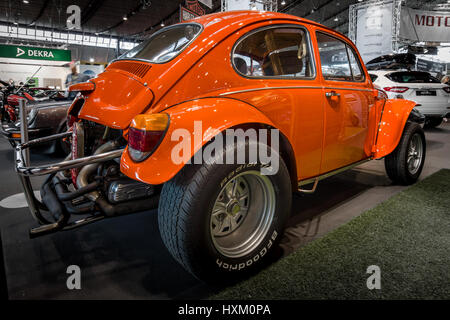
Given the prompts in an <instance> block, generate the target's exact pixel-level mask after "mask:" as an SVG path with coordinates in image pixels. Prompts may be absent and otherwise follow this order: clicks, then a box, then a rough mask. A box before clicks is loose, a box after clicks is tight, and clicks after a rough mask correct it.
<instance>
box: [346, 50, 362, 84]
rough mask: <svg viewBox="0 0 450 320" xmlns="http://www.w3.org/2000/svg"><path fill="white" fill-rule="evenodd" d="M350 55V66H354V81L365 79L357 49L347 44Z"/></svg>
mask: <svg viewBox="0 0 450 320" xmlns="http://www.w3.org/2000/svg"><path fill="white" fill-rule="evenodd" d="M347 51H348V57H349V58H350V67H351V68H352V74H353V81H364V72H363V71H362V68H361V65H360V64H359V62H358V61H359V59H358V56H357V55H356V53H355V51H353V49H352V48H350V47H349V46H348V45H347Z"/></svg>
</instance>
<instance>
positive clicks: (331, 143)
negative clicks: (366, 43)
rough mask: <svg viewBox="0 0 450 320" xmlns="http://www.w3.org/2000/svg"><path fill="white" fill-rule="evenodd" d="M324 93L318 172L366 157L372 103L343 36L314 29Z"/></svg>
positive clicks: (368, 148) (359, 69)
mask: <svg viewBox="0 0 450 320" xmlns="http://www.w3.org/2000/svg"><path fill="white" fill-rule="evenodd" d="M316 38H317V47H318V52H319V60H320V62H319V64H320V70H321V77H322V83H323V94H324V96H325V111H324V116H325V128H324V129H325V133H324V144H323V153H322V163H321V169H320V171H321V173H326V172H329V171H333V170H335V169H338V168H341V167H344V166H346V165H349V164H352V163H355V162H358V161H360V160H362V159H365V158H367V157H369V156H370V152H371V150H370V143H369V140H370V139H371V138H370V136H371V135H369V130H368V127H369V122H370V121H369V120H370V119H369V112H370V108H371V107H372V106H373V104H374V94H373V89H371V87H370V85H369V82H368V79H367V78H368V77H367V76H366V74H365V72H364V70H363V68H362V66H361V62H360V61H359V57H358V55H357V54H356V52H355V50H354V49H353V48H352V47H351V46H350V44H349V43H347V42H346V41H345V40H344V39H343V38H340V37H338V36H337V35H332V34H330V33H328V32H325V31H317V32H316Z"/></svg>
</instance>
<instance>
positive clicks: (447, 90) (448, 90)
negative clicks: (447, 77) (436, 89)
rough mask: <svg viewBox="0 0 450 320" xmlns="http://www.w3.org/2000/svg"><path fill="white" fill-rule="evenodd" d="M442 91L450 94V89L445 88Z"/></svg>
mask: <svg viewBox="0 0 450 320" xmlns="http://www.w3.org/2000/svg"><path fill="white" fill-rule="evenodd" d="M442 89H444V91H445V92H447V93H450V87H444V88H442Z"/></svg>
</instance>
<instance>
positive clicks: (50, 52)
mask: <svg viewBox="0 0 450 320" xmlns="http://www.w3.org/2000/svg"><path fill="white" fill-rule="evenodd" d="M0 57H4V58H17V59H35V60H53V61H70V60H72V55H71V52H70V50H61V49H49V48H38V47H25V46H10V45H4V44H1V45H0Z"/></svg>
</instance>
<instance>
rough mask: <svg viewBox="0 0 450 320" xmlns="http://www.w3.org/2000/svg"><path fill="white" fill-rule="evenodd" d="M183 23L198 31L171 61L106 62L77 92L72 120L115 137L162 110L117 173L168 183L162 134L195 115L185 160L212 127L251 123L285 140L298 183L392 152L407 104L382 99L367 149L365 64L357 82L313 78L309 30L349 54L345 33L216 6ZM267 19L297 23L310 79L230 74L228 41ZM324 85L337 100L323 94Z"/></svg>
mask: <svg viewBox="0 0 450 320" xmlns="http://www.w3.org/2000/svg"><path fill="white" fill-rule="evenodd" d="M193 22H195V23H198V24H201V25H202V26H203V30H202V32H201V33H200V35H199V36H198V37H197V38H196V39H195V40H194V41H193V42H192V43H190V44H189V46H188V47H187V48H186V49H185V50H184V51H182V52H181V53H180V54H179V55H178V56H177V57H176V58H174V59H172V60H170V61H168V62H166V63H162V64H156V63H154V64H151V63H149V62H145V61H140V60H139V61H137V60H120V61H115V62H112V63H111V64H110V65H109V66H108V68H107V69H106V70H105V72H103V73H102V74H100V75H99V77H97V78H96V79H93V80H91V81H92V82H93V83H95V90H94V91H93V92H91V93H84V96H83V97H84V98H85V103H84V105H83V107H82V108H81V111H80V113H79V118H82V119H86V120H91V121H95V122H98V123H101V124H104V125H106V126H110V127H112V128H118V129H124V131H125V133H126V130H127V128H128V126H129V125H130V123H131V121H132V120H133V118H134V117H135V116H136V115H138V114H141V113H158V112H164V113H167V114H168V115H169V116H170V125H169V129H168V131H167V133H166V135H165V137H164V139H163V141H162V143H161V144H160V145H159V147H158V148H157V149H156V151H155V152H154V154H152V155H151V156H150V157H149V158H148V159H146V160H144V161H142V162H139V163H135V162H133V161H132V160H131V159H130V157H129V156H128V152H127V151H125V152H124V153H123V156H122V159H121V170H122V172H123V173H125V174H126V175H127V176H129V177H131V178H133V179H137V180H140V181H144V182H147V183H150V184H160V183H164V182H166V181H168V180H169V179H171V178H172V177H173V176H174V175H175V174H176V173H177V172H178V171H179V170H180V169H181V168H182V167H183V165H184V162H182V163H178V164H175V163H174V162H173V161H172V159H171V153H172V151H173V149H174V148H176V146H177V144H178V143H179V141H177V140H172V137H173V136H172V135H173V133H174V132H175V130H176V129H184V130H187V132H190V133H192V132H193V130H194V126H195V124H194V123H195V121H199V120H201V121H202V127H203V131H205V130H206V129H207V128H210V130H209V131H207V132H206V133H205V135H204V136H203V137H201V138H200V139H193V140H192V145H191V150H190V154H189V155H187V158H190V157H191V156H193V155H194V153H195V152H196V151H197V150H199V149H200V148H201V147H202V146H203V145H204V144H205V143H207V142H208V141H209V140H210V139H211V138H212V137H213V136H214V135H215V134H213V133H217V131H223V130H225V129H227V128H230V127H234V126H238V125H242V124H249V123H260V124H265V125H270V126H271V127H274V128H277V129H279V130H280V132H282V133H283V135H284V136H285V137H287V139H288V140H289V143H290V145H291V147H292V150H293V153H294V156H295V164H296V167H297V177H298V179H299V180H303V179H307V178H310V177H314V176H317V175H320V174H322V173H325V172H329V171H332V170H335V169H338V168H340V167H343V166H345V165H348V164H350V163H354V162H357V161H359V160H362V159H367V158H370V157H373V156H375V157H382V156H383V155H386V154H388V153H389V152H391V151H392V150H393V148H395V146H396V143H398V141H397V139H399V137H400V135H401V132H402V130H403V126H404V122H405V121H406V118H407V114H408V113H409V111H410V110H411V109H412V107H411V102H408V101H405V100H403V101H400V100H398V101H394V102H392V101H388V103H386V106H385V113H384V114H383V119H381V122H382V123H383V121H384V122H389V125H386V124H382V125H381V127H380V129H381V131H379V133H378V143H377V146H376V148H374V143H375V137H376V133H377V130H378V128H379V123H380V116H381V110H382V106H383V103H381V102H380V101H377V99H376V91H374V88H373V85H372V82H371V81H370V77H369V76H368V74H367V70H365V68H364V67H363V69H364V70H363V71H364V75H365V80H364V81H363V82H349V81H329V80H325V79H324V78H323V76H322V72H321V61H320V55H319V50H318V46H317V43H316V42H317V40H316V31H319V30H320V31H322V32H325V33H327V34H330V35H332V36H334V37H337V38H339V39H340V40H342V41H344V42H346V43H347V44H348V45H349V46H350V47H351V48H353V50H354V51H355V52H356V53H357V54H358V51H357V49H356V47H355V46H354V45H353V44H352V43H351V41H350V40H349V39H348V38H346V37H345V36H343V35H341V34H340V33H338V32H335V31H333V30H331V29H328V28H326V27H324V26H321V25H319V24H317V23H315V22H312V21H308V20H306V19H303V18H299V17H295V16H290V15H286V14H282V13H273V12H256V11H233V12H223V13H217V14H211V15H206V16H202V17H199V18H196V19H194V20H193ZM275 25H283V26H288V27H299V28H303V29H302V30H304V31H305V32H306V34H307V35H308V37H309V38H310V39H311V46H312V52H313V60H314V61H313V63H314V64H315V72H314V77H311V78H309V79H295V78H291V79H287V78H284V79H280V78H273V79H272V78H271V79H268V78H264V79H257V78H248V77H244V76H242V75H240V74H238V73H237V72H236V70H234V68H233V65H232V63H231V51H232V50H233V47H234V46H235V44H236V42H237V41H239V39H240V38H241V37H242V36H243V35H245V34H247V33H248V32H252V31H254V30H257V29H259V28H261V27H267V26H275ZM358 58H359V59H360V57H359V55H358ZM331 91H333V92H335V93H338V94H339V95H340V96H339V97H326V96H325V94H326V93H329V92H331ZM383 102H384V101H383ZM396 110H397V111H398V112H397V111H396ZM386 113H387V114H386ZM391 113H392V115H391ZM396 114H398V116H395V115H396ZM405 116H406V118H405ZM393 122H395V123H393ZM194 140H195V141H194ZM375 149H378V150H377V151H374V150H375ZM374 152H375V153H374Z"/></svg>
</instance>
